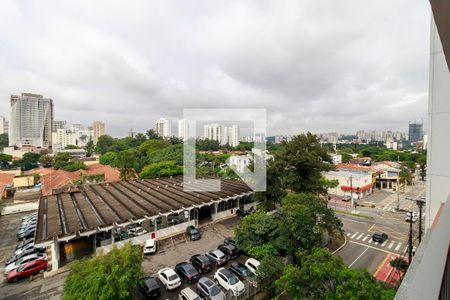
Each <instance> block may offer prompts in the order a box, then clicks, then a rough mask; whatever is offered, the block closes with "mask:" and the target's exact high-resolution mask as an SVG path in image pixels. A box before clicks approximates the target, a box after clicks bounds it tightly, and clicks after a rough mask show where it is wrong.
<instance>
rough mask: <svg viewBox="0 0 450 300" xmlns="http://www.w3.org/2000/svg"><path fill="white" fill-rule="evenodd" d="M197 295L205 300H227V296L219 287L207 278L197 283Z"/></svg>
mask: <svg viewBox="0 0 450 300" xmlns="http://www.w3.org/2000/svg"><path fill="white" fill-rule="evenodd" d="M197 294H199V295H200V297H202V298H203V299H211V300H225V294H224V293H223V292H222V291H221V290H220V288H219V286H218V285H217V284H216V283H215V282H214V281H212V280H211V279H209V278H207V277H202V278H200V280H199V281H198V282H197Z"/></svg>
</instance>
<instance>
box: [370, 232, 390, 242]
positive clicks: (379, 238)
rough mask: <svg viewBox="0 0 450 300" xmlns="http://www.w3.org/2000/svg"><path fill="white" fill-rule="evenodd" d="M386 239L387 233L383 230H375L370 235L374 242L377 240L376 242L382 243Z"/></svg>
mask: <svg viewBox="0 0 450 300" xmlns="http://www.w3.org/2000/svg"><path fill="white" fill-rule="evenodd" d="M387 239H388V235H387V234H386V233H383V232H375V233H374V234H373V235H372V240H373V241H374V242H378V243H380V244H381V243H383V242H384V241H386V240H387Z"/></svg>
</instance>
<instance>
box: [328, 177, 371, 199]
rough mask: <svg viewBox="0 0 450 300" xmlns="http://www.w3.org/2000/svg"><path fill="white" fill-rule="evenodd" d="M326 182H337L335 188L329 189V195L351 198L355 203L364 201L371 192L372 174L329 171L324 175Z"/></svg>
mask: <svg viewBox="0 0 450 300" xmlns="http://www.w3.org/2000/svg"><path fill="white" fill-rule="evenodd" d="M324 176H325V178H326V179H327V180H337V181H338V182H339V184H338V186H337V187H336V188H330V189H329V190H328V193H329V194H332V195H336V196H338V197H344V196H353V199H354V200H355V201H357V200H360V199H364V198H366V197H367V196H368V195H370V194H371V193H372V191H373V181H372V180H373V179H372V174H371V173H369V172H353V171H343V170H338V171H330V172H327V173H325V174H324Z"/></svg>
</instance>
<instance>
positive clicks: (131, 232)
mask: <svg viewBox="0 0 450 300" xmlns="http://www.w3.org/2000/svg"><path fill="white" fill-rule="evenodd" d="M127 232H128V236H140V235H143V234H146V233H147V230H145V229H143V228H142V227H141V226H136V227H130V228H128V230H127Z"/></svg>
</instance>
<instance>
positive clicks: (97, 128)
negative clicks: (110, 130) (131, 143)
mask: <svg viewBox="0 0 450 300" xmlns="http://www.w3.org/2000/svg"><path fill="white" fill-rule="evenodd" d="M92 130H93V139H92V140H93V142H94V144H97V142H98V138H99V137H101V136H102V135H105V134H106V128H105V123H103V122H101V121H94V124H93V125H92Z"/></svg>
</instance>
